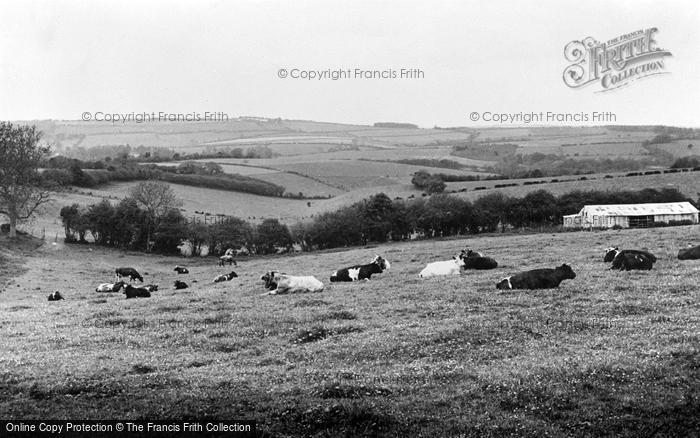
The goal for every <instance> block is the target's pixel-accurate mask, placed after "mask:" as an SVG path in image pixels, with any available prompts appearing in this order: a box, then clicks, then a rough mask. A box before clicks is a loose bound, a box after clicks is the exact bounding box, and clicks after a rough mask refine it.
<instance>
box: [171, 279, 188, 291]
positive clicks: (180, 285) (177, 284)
mask: <svg viewBox="0 0 700 438" xmlns="http://www.w3.org/2000/svg"><path fill="white" fill-rule="evenodd" d="M173 287H174V288H175V289H187V288H188V287H189V286H188V285H187V283H185V282H184V281H180V280H175V282H174V283H173Z"/></svg>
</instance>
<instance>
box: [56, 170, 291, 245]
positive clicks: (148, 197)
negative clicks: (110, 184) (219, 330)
mask: <svg viewBox="0 0 700 438" xmlns="http://www.w3.org/2000/svg"><path fill="white" fill-rule="evenodd" d="M180 205H181V202H180V201H179V200H178V199H177V198H176V196H175V194H174V192H173V190H172V188H170V186H169V185H168V184H166V183H163V182H160V181H144V182H142V183H139V184H138V185H137V186H136V187H134V188H133V189H132V190H131V191H130V192H129V194H128V196H126V197H125V198H124V199H122V200H121V201H119V202H118V203H116V204H112V203H111V202H109V201H108V200H106V199H105V200H102V201H101V202H98V203H95V204H91V205H88V206H87V207H81V206H79V205H78V204H71V205H66V206H63V207H62V208H61V211H60V217H61V220H62V222H63V227H64V231H65V236H66V237H65V242H66V243H87V242H88V237H91V238H92V241H93V242H94V243H95V244H97V245H101V246H110V247H116V248H122V249H129V250H137V251H147V252H157V253H161V254H179V253H180V247H181V246H182V245H183V244H185V243H188V244H189V246H190V248H191V254H192V255H200V254H202V251H203V248H204V247H207V248H208V250H209V253H210V254H222V253H224V252H225V251H226V249H228V248H240V247H246V248H247V249H248V250H249V251H250V252H251V253H254V254H270V253H274V252H279V251H282V250H285V251H286V250H288V249H289V248H291V246H292V243H293V242H292V238H291V235H290V232H289V228H288V227H287V226H286V225H284V224H281V223H280V222H279V221H278V220H277V219H265V220H264V221H263V222H262V223H260V224H252V223H249V222H246V221H244V220H243V219H239V218H236V217H216V218H213V219H211V220H208V221H207V222H202V221H200V220H194V219H188V218H186V217H185V216H183V214H182V212H181V211H180V209H179V206H180Z"/></svg>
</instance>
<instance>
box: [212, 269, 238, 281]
mask: <svg viewBox="0 0 700 438" xmlns="http://www.w3.org/2000/svg"><path fill="white" fill-rule="evenodd" d="M235 277H238V274H236V273H235V272H233V271H231V272H229V273H228V274H221V275H217V276H216V278H214V281H213V283H219V282H221V281H231V280H233V279H234V278H235Z"/></svg>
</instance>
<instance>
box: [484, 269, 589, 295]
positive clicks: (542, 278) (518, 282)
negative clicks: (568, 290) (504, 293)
mask: <svg viewBox="0 0 700 438" xmlns="http://www.w3.org/2000/svg"><path fill="white" fill-rule="evenodd" d="M574 278H576V274H575V273H574V271H573V269H571V266H569V265H567V264H563V265H561V266H559V267H557V268H555V269H549V268H548V269H533V270H531V271H525V272H521V273H518V274H515V275H511V276H510V277H506V278H504V279H502V280H501V281H499V282H498V283H496V289H553V288H555V287H559V284H560V283H561V282H562V281H564V280H567V279H569V280H573V279H574Z"/></svg>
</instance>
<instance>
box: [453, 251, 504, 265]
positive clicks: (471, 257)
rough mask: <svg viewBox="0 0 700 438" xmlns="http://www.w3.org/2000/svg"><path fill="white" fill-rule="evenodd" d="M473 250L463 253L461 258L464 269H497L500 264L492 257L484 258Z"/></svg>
mask: <svg viewBox="0 0 700 438" xmlns="http://www.w3.org/2000/svg"><path fill="white" fill-rule="evenodd" d="M477 254H481V253H478V252H474V251H472V250H468V251H462V253H461V254H460V255H459V257H460V258H461V259H462V260H463V261H464V269H496V268H497V267H498V262H496V260H494V259H492V258H491V257H484V256H483V255H477Z"/></svg>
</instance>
